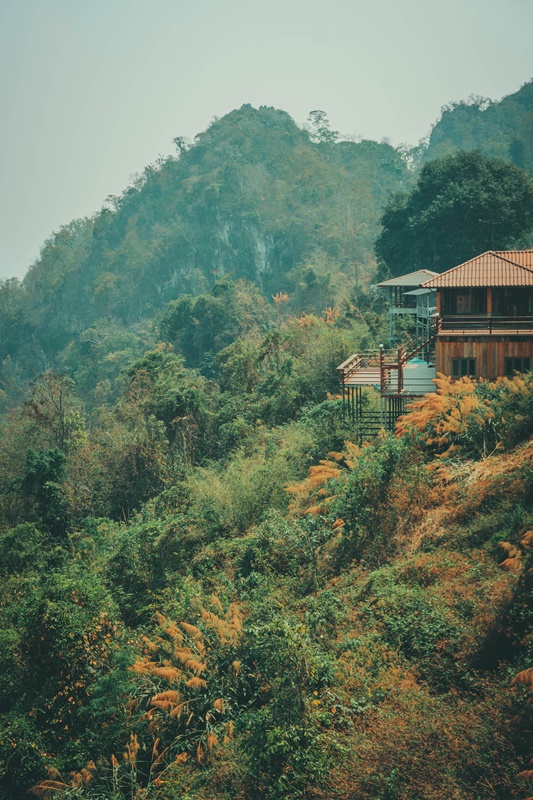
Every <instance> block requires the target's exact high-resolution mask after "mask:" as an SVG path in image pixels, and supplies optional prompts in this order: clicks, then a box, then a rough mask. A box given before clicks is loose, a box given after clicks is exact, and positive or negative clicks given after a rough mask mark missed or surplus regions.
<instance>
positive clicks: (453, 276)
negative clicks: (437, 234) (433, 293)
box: [422, 250, 533, 289]
mask: <svg viewBox="0 0 533 800" xmlns="http://www.w3.org/2000/svg"><path fill="white" fill-rule="evenodd" d="M422 286H423V287H424V288H425V289H439V288H442V287H459V286H533V250H499V251H492V250H489V251H488V252H487V253H482V254H481V255H480V256H476V257H475V258H471V259H470V260H469V261H465V263H464V264H459V266H457V267H453V268H452V269H449V270H448V271H447V272H443V273H442V275H437V276H436V277H435V278H431V279H430V280H428V281H426V282H425V283H423V284H422Z"/></svg>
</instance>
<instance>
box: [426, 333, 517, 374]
mask: <svg viewBox="0 0 533 800" xmlns="http://www.w3.org/2000/svg"><path fill="white" fill-rule="evenodd" d="M435 357H436V367H437V372H442V373H443V374H444V375H453V365H452V359H455V358H460V359H463V358H468V359H471V358H475V359H476V375H475V377H476V378H490V379H491V380H493V379H494V378H497V377H500V376H503V375H505V374H506V370H505V360H506V359H507V358H522V359H524V358H529V359H530V360H531V364H532V365H533V336H531V335H530V336H516V335H515V336H505V335H502V336H498V335H495V334H492V335H491V336H479V335H476V336H446V335H445V334H439V335H438V337H437V345H436V348H435Z"/></svg>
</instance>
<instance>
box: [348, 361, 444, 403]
mask: <svg viewBox="0 0 533 800" xmlns="http://www.w3.org/2000/svg"><path fill="white" fill-rule="evenodd" d="M402 372H403V377H402V380H401V385H400V388H398V379H397V378H398V374H397V371H396V370H394V369H391V368H385V377H384V381H383V386H382V385H381V369H380V367H379V366H377V367H376V366H364V365H362V366H361V367H360V368H358V369H356V370H355V371H354V372H352V373H351V374H350V375H349V377H347V378H346V379H345V381H344V385H345V386H346V387H351V386H373V387H374V388H375V389H378V390H380V389H381V393H382V394H383V395H384V396H391V395H398V394H402V395H410V396H420V395H424V394H428V393H429V392H436V391H437V387H436V385H435V383H433V380H434V378H435V377H436V370H435V365H434V364H428V363H427V362H426V361H424V360H423V359H420V358H413V359H411V360H410V361H407V362H406V363H405V364H403V365H402Z"/></svg>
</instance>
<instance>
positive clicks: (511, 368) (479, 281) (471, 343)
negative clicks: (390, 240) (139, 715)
mask: <svg viewBox="0 0 533 800" xmlns="http://www.w3.org/2000/svg"><path fill="white" fill-rule="evenodd" d="M421 288H423V289H432V290H434V291H436V308H437V317H436V319H437V331H436V339H435V361H436V370H437V372H442V373H443V374H445V375H449V376H451V377H452V378H461V377H463V376H465V375H468V376H471V377H473V378H489V379H494V378H498V377H501V376H507V377H512V376H513V375H514V374H515V372H525V371H527V370H529V369H531V367H532V365H533V250H508V251H489V252H487V253H483V254H482V255H480V256H477V257H476V258H472V259H470V261H466V262H465V263H464V264H460V265H459V266H457V267H454V268H453V269H450V270H448V271H447V272H443V273H442V274H441V275H436V276H435V277H433V278H430V279H429V280H428V281H425V282H424V283H423V284H422V287H421Z"/></svg>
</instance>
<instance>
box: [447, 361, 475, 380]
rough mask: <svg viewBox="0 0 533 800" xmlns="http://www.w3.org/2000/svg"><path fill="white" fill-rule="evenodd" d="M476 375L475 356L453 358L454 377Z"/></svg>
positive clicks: (471, 376) (472, 376) (473, 376)
mask: <svg viewBox="0 0 533 800" xmlns="http://www.w3.org/2000/svg"><path fill="white" fill-rule="evenodd" d="M466 375H468V376H469V377H470V378H475V377H476V359H475V358H452V378H464V377H465V376H466Z"/></svg>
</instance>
